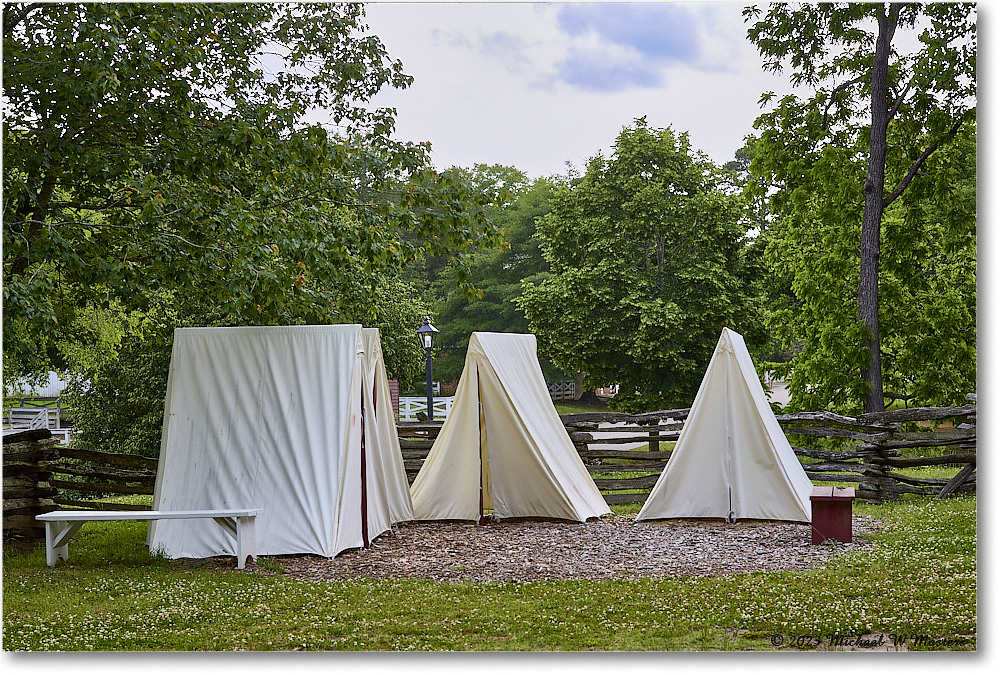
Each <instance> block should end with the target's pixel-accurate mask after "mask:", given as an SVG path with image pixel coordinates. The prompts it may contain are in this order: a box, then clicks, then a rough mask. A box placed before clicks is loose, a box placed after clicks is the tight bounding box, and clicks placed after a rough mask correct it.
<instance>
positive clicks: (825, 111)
mask: <svg viewBox="0 0 1000 675" xmlns="http://www.w3.org/2000/svg"><path fill="white" fill-rule="evenodd" d="M864 79H865V76H864V75H859V76H858V77H855V78H854V79H852V80H848V81H847V82H844V83H843V84H840V85H837V86H836V87H834V88H833V89H832V90H830V98H829V99H828V100H827V102H826V107H825V108H824V109H823V129H826V128H827V126H828V120H829V117H830V108H832V107H833V106H834V104H835V103H836V102H837V94H839V93H840V92H842V91H844V90H845V89H847V88H848V87H850V86H852V85H855V84H857V83H858V82H862V81H863V80H864Z"/></svg>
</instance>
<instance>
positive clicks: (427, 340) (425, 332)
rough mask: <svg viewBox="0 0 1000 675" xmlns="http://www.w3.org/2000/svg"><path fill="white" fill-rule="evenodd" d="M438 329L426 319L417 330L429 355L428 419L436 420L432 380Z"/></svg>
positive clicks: (425, 351) (426, 317)
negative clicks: (433, 352) (433, 356)
mask: <svg viewBox="0 0 1000 675" xmlns="http://www.w3.org/2000/svg"><path fill="white" fill-rule="evenodd" d="M438 332H439V331H438V329H437V328H435V327H434V326H432V325H431V318H430V317H429V316H425V317H424V325H423V326H421V327H420V328H418V329H417V337H419V338H420V346H421V347H423V348H424V354H426V355H427V419H429V420H432V419H434V390H433V388H432V387H433V384H432V382H431V378H432V376H433V366H432V365H431V349H433V347H434V336H435V335H436V334H437V333H438Z"/></svg>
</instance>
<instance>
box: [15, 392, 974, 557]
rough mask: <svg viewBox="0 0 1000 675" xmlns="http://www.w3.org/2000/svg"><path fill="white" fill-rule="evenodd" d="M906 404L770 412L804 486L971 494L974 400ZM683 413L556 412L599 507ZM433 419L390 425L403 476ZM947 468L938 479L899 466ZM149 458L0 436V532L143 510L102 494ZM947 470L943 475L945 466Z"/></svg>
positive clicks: (885, 494) (638, 477)
mask: <svg viewBox="0 0 1000 675" xmlns="http://www.w3.org/2000/svg"><path fill="white" fill-rule="evenodd" d="M970 398H971V399H972V402H970V403H969V404H968V405H964V406H956V407H948V408H907V409H901V410H893V411H889V412H884V413H872V414H867V415H859V416H857V417H847V416H843V415H836V414H834V413H830V412H804V413H794V414H787V415H778V416H777V420H778V422H779V424H780V425H781V426H782V429H783V430H784V432H785V435H786V436H787V437H788V439H789V441H790V443H791V445H792V449H793V450H794V452H795V454H796V455H797V456H798V457H799V459H800V461H801V462H802V463H803V466H804V467H805V470H806V475H807V476H809V478H810V479H811V480H813V481H814V482H823V481H831V482H837V483H852V484H856V485H857V488H856V494H857V496H858V498H860V499H865V500H869V501H874V502H880V501H886V500H893V499H898V498H899V497H900V496H901V495H903V494H918V495H929V496H936V497H940V498H943V497H946V496H948V495H950V494H953V493H956V492H968V491H974V490H975V489H976V404H975V397H974V396H973V395H970ZM688 412H689V409H686V408H685V409H677V410H661V411H657V412H650V413H642V414H637V415H629V414H624V413H616V412H588V413H577V414H571V415H561V416H560V417H561V420H562V423H563V425H564V426H565V427H566V431H567V432H568V434H569V437H570V439H571V440H572V442H573V445H574V447H575V448H576V450H577V452H578V453H579V455H580V457H581V458H582V459H583V461H584V464H585V465H586V466H587V468H588V470H589V471H590V473H591V475H592V476H593V477H594V482H595V483H596V484H597V487H598V489H600V490H601V492H602V493H603V494H604V497H605V499H606V500H607V502H608V503H609V504H620V503H629V502H639V503H641V502H643V501H644V500H645V499H646V496H647V495H648V494H649V491H650V490H651V489H652V487H653V484H654V483H655V482H656V479H657V478H658V476H659V475H660V473H661V472H662V471H663V467H664V466H665V465H666V462H667V460H668V459H669V458H670V454H671V451H672V450H671V447H672V444H671V442H672V441H676V440H677V438H678V437H679V436H680V433H681V431H682V430H683V427H684V420H685V419H686V417H687V415H688ZM442 424H443V422H440V421H434V422H400V423H399V424H397V430H398V432H399V441H400V447H401V450H402V455H403V463H404V466H405V468H406V474H407V478H408V480H409V481H410V482H411V483H412V481H413V479H414V478H415V477H416V475H417V472H418V471H419V470H420V467H421V465H422V464H423V462H424V460H425V459H426V457H427V453H428V452H429V450H430V448H431V446H432V445H433V443H434V439H435V438H436V437H437V435H438V432H439V431H440V430H441V426H442ZM923 466H945V467H951V468H954V469H955V471H956V473H955V474H954V475H953V476H951V477H948V478H924V477H917V476H913V475H911V474H908V473H907V470H908V469H912V468H913V467H923ZM156 467H157V461H156V460H155V459H151V458H147V457H140V456H137V455H128V454H121V453H109V452H96V451H93V450H82V449H77V448H72V447H65V446H61V445H58V439H56V438H53V437H52V436H51V432H49V431H48V430H47V429H37V430H31V431H25V432H20V433H16V434H12V435H9V436H5V437H4V439H3V469H4V473H3V527H4V532H5V536H6V534H7V533H8V532H12V531H22V532H24V533H27V534H28V535H29V537H37V536H38V535H39V533H40V532H41V529H40V528H38V527H37V523H36V522H35V520H34V516H35V515H37V514H39V513H44V512H46V511H50V510H52V509H53V508H57V507H84V508H91V509H117V510H121V509H138V510H142V509H148V508H149V507H147V506H142V505H135V506H131V505H128V504H120V503H118V502H109V501H107V496H108V495H136V494H138V495H151V494H153V487H154V485H155V481H156ZM949 473H950V471H949Z"/></svg>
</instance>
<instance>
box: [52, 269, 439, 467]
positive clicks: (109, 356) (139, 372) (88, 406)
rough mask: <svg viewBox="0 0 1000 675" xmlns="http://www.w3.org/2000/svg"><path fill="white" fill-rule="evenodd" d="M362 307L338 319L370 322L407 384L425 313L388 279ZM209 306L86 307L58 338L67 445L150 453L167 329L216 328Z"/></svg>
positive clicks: (166, 298) (159, 300)
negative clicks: (69, 422)
mask: <svg viewBox="0 0 1000 675" xmlns="http://www.w3.org/2000/svg"><path fill="white" fill-rule="evenodd" d="M367 295H368V301H367V302H366V303H365V305H364V306H363V307H357V308H352V309H351V312H352V313H351V314H349V315H344V316H343V317H342V318H343V319H344V320H345V321H348V322H354V323H362V324H364V325H365V326H368V327H373V328H378V329H379V332H380V334H381V338H382V350H383V355H384V357H385V361H386V369H387V370H388V373H389V377H392V378H397V379H399V380H400V381H401V383H402V384H403V386H407V384H408V383H410V382H412V381H413V380H414V379H415V378H416V377H417V376H418V375H422V373H423V364H424V359H423V350H422V349H420V346H419V344H418V342H417V340H416V337H415V335H414V333H413V326H414V325H415V324H418V323H419V322H420V320H421V319H422V318H423V316H424V314H425V313H426V308H425V307H423V306H422V305H421V304H420V303H419V301H417V300H415V293H414V291H413V289H412V288H410V287H409V286H407V285H406V284H405V283H403V282H401V281H399V280H398V279H390V280H386V281H384V282H382V283H381V284H380V285H379V286H377V287H375V288H373V289H370V290H369V291H368V292H367ZM228 323H229V317H227V316H226V315H225V314H224V313H223V312H221V311H220V310H219V309H218V308H217V307H213V306H198V305H195V304H192V303H190V302H183V301H178V298H176V297H175V296H174V295H173V294H172V293H170V292H159V293H156V294H155V295H154V296H153V298H152V301H151V303H150V305H149V306H148V307H147V308H146V309H145V310H143V311H133V312H125V311H123V310H122V308H121V307H120V306H118V307H113V308H111V309H109V310H100V309H94V308H90V309H86V310H84V311H81V312H79V313H78V315H77V318H76V320H75V325H74V327H73V329H74V330H73V331H72V333H73V336H74V337H73V339H66V340H63V341H62V342H60V343H59V349H60V351H61V352H62V357H63V359H62V360H63V362H64V363H65V364H66V366H67V370H68V371H69V373H70V374H71V375H70V378H69V379H70V383H69V386H68V388H67V390H66V392H65V394H64V399H65V403H66V406H67V408H68V409H70V410H72V411H73V424H74V438H73V443H74V445H75V446H78V447H84V448H92V449H97V450H105V451H113V452H125V453H136V454H141V455H146V456H149V457H155V456H157V454H158V452H159V448H160V433H161V430H162V424H163V406H164V401H165V398H166V391H167V376H168V374H169V371H170V354H171V348H172V346H173V334H174V329H175V328H177V327H182V326H221V325H227V324H228Z"/></svg>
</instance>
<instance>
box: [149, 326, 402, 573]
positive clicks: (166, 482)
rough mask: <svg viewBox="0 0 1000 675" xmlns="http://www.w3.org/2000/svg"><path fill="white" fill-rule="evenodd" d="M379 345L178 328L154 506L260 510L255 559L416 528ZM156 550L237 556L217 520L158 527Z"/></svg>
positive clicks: (347, 329) (315, 330)
mask: <svg viewBox="0 0 1000 675" xmlns="http://www.w3.org/2000/svg"><path fill="white" fill-rule="evenodd" d="M366 337H367V339H366ZM377 339H378V336H377V334H376V335H368V336H365V335H363V333H362V327H361V326H359V325H336V326H275V327H239V328H179V329H177V330H176V331H175V333H174V346H173V352H172V355H171V363H170V374H169V377H168V381H167V397H166V405H165V409H164V415H163V417H164V422H163V437H162V440H161V447H160V458H159V468H158V471H157V477H156V487H155V490H154V496H153V508H154V509H157V510H161V511H179V510H201V509H235V508H255V509H259V510H260V513H259V515H258V516H257V526H256V529H257V549H258V553H259V554H260V555H280V554H294V553H314V554H318V555H322V556H327V557H332V556H334V555H336V554H337V553H339V552H341V551H343V550H345V549H349V548H357V547H361V546H366V545H367V544H368V542H369V541H370V540H371V539H373V538H374V537H376V536H378V535H379V534H380V533H382V532H384V531H385V530H386V529H388V528H389V527H390V525H391V523H393V522H396V521H399V520H408V519H410V518H411V517H412V511H411V510H410V502H409V496H408V494H407V492H406V482H405V473H404V472H403V466H402V457H401V455H400V454H399V446H398V440H397V442H396V445H395V446H393V445H392V443H391V438H385V436H386V434H385V433H384V431H383V426H384V423H385V419H386V418H388V419H390V420H391V412H390V413H389V414H388V415H387V414H386V413H385V404H387V403H388V394H387V392H386V393H383V394H382V395H381V396H380V395H379V394H380V391H381V389H382V385H381V382H380V379H381V378H382V377H383V375H384V370H382V371H380V369H379V363H380V362H381V350H380V349H379V350H378V354H377V355H376V354H374V353H371V354H368V355H367V356H368V360H369V363H368V364H366V350H365V345H366V344H368V345H369V347H368V351H369V352H374V351H375V349H374V346H373V345H374V344H375V342H376V341H377ZM366 365H367V367H366ZM386 389H387V385H386ZM380 411H381V412H380ZM383 439H385V440H387V441H388V442H384V440H383ZM363 460H364V461H363ZM400 477H402V482H400ZM148 543H149V545H150V548H151V549H153V550H161V551H163V553H164V554H165V555H167V556H168V557H171V558H180V557H191V558H202V557H209V556H215V555H226V554H228V555H233V554H234V550H233V542H232V540H231V539H230V538H229V537H228V536H227V535H226V534H225V533H224V531H223V530H222V528H219V527H217V526H216V525H215V524H214V523H211V522H203V521H183V520H172V521H160V522H156V523H153V524H151V526H150V530H149V535H148Z"/></svg>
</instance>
